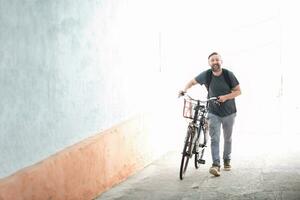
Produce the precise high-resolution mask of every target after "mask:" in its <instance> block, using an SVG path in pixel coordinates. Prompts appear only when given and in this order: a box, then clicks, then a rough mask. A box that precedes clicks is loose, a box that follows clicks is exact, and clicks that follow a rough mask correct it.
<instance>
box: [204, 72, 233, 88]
mask: <svg viewBox="0 0 300 200" xmlns="http://www.w3.org/2000/svg"><path fill="white" fill-rule="evenodd" d="M222 73H223V76H224V79H225V81H226V83H227V85H228V86H229V87H230V89H232V88H233V85H232V82H231V79H230V78H229V72H228V70H227V69H224V68H222ZM211 78H212V71H211V69H208V70H207V71H206V84H205V87H206V89H207V91H208V90H209V85H210V82H211Z"/></svg>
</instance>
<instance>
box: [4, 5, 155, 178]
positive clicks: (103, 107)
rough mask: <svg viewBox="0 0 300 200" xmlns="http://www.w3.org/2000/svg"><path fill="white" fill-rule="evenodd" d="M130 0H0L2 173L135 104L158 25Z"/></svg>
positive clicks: (148, 72)
mask: <svg viewBox="0 0 300 200" xmlns="http://www.w3.org/2000/svg"><path fill="white" fill-rule="evenodd" d="M132 2H135V1H117V0H89V1H80V0H63V1H61V0H23V1H19V0H9V1H8V0H0V27H1V31H0V91H1V100H0V113H1V115H0V178H1V177H5V176H8V175H10V174H12V173H14V172H15V171H17V170H19V169H22V168H24V167H26V166H29V165H31V164H34V163H36V162H38V161H40V160H42V159H44V158H47V157H48V156H49V155H52V154H54V153H55V152H58V151H60V150H62V149H64V148H66V147H67V146H70V145H72V144H74V143H76V142H79V141H80V140H82V139H84V138H87V137H89V136H91V135H93V134H96V133H98V132H100V131H101V130H103V129H106V128H109V127H110V126H111V125H113V124H115V123H118V122H120V121H122V120H125V119H127V118H129V117H130V116H132V115H134V114H136V113H138V112H141V108H143V104H142V103H141V99H140V97H143V98H147V94H148V93H147V92H150V90H153V88H154V87H155V83H154V84H152V83H151V82H152V81H153V80H156V82H157V81H158V79H157V78H155V76H157V75H158V73H159V50H158V48H159V45H158V36H159V30H158V28H157V27H155V23H154V24H151V23H148V22H149V21H147V20H150V19H149V18H147V16H149V13H150V11H149V9H147V5H145V3H144V4H143V3H140V4H139V3H132ZM137 16H138V17H137ZM145 94H146V95H145Z"/></svg>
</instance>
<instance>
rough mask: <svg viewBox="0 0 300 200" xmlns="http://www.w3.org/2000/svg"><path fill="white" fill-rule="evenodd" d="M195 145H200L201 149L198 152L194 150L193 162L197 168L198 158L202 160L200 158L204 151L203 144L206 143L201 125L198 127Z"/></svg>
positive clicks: (198, 164)
mask: <svg viewBox="0 0 300 200" xmlns="http://www.w3.org/2000/svg"><path fill="white" fill-rule="evenodd" d="M197 145H199V146H201V149H200V151H199V152H197V151H196V153H195V159H194V163H195V168H196V169H198V168H199V166H200V163H199V160H202V158H203V156H204V151H205V148H204V146H205V145H206V138H205V135H204V131H203V129H202V127H199V139H198V143H197ZM199 148H200V147H199Z"/></svg>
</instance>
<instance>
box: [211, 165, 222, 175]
mask: <svg viewBox="0 0 300 200" xmlns="http://www.w3.org/2000/svg"><path fill="white" fill-rule="evenodd" d="M209 173H211V174H212V175H214V176H220V175H221V173H220V167H219V166H212V167H211V168H210V169H209Z"/></svg>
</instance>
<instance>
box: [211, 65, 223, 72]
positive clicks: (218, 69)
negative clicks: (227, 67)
mask: <svg viewBox="0 0 300 200" xmlns="http://www.w3.org/2000/svg"><path fill="white" fill-rule="evenodd" d="M211 70H212V71H213V72H219V71H220V70H221V65H220V64H214V65H212V66H211Z"/></svg>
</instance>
